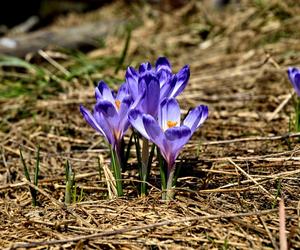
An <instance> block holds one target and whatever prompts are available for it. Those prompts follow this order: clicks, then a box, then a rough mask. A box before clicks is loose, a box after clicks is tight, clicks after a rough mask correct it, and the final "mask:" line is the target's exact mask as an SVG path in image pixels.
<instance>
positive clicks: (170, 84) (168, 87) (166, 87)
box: [159, 75, 177, 102]
mask: <svg viewBox="0 0 300 250" xmlns="http://www.w3.org/2000/svg"><path fill="white" fill-rule="evenodd" d="M174 76H175V75H174ZM174 76H170V78H169V79H168V80H167V82H165V83H164V84H163V85H162V82H161V80H159V83H160V86H161V87H160V100H161V102H162V101H163V100H164V99H165V98H167V97H169V96H170V94H171V92H172V90H173V89H174V87H175V84H176V82H177V78H176V76H175V78H176V79H174Z"/></svg>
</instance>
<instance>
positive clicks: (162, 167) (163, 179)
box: [157, 147, 167, 200]
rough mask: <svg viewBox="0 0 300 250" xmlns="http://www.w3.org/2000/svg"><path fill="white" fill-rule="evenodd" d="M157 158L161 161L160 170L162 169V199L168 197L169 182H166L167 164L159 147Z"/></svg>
mask: <svg viewBox="0 0 300 250" xmlns="http://www.w3.org/2000/svg"><path fill="white" fill-rule="evenodd" d="M157 158H158V163H159V171H160V181H161V191H162V195H161V198H162V200H165V199H166V188H167V182H166V164H165V160H164V158H163V157H162V155H161V153H160V150H159V148H158V147H157Z"/></svg>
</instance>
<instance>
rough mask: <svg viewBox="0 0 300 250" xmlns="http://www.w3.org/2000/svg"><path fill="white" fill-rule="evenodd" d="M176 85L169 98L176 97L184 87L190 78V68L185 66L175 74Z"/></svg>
mask: <svg viewBox="0 0 300 250" xmlns="http://www.w3.org/2000/svg"><path fill="white" fill-rule="evenodd" d="M176 76H177V82H176V85H175V87H174V89H173V91H172V93H171V95H170V97H176V96H178V95H179V94H180V93H181V92H182V91H183V90H184V89H185V87H186V85H187V83H188V81H189V78H190V67H189V66H188V65H185V66H184V67H183V68H182V69H181V70H180V71H179V72H178V73H177V74H176Z"/></svg>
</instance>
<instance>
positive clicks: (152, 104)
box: [80, 57, 208, 199]
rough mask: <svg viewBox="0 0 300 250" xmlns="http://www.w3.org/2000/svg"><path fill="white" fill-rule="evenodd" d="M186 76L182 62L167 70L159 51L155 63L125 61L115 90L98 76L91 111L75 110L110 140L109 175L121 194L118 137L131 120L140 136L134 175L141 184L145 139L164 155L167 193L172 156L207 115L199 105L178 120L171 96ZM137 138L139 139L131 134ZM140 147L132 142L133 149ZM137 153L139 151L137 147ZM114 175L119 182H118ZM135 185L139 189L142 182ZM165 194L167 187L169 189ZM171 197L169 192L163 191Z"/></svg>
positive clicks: (146, 147) (145, 166)
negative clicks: (138, 161)
mask: <svg viewBox="0 0 300 250" xmlns="http://www.w3.org/2000/svg"><path fill="white" fill-rule="evenodd" d="M189 77H190V69H189V66H188V65H186V66H184V67H183V68H182V69H181V70H180V71H179V72H178V73H176V74H173V72H172V68H171V65H170V63H169V61H168V60H167V58H165V57H160V58H158V60H157V61H156V64H155V67H152V65H151V64H150V63H149V62H147V63H143V64H141V65H140V67H139V69H138V70H136V69H134V68H133V67H128V69H127V71H126V75H125V82H124V83H123V84H122V85H121V87H120V88H119V91H118V92H117V93H114V92H112V91H111V90H110V89H109V87H108V86H107V84H105V83H104V82H103V81H101V82H100V83H99V84H98V86H97V87H96V90H95V97H96V105H95V106H94V110H93V113H91V112H89V111H88V110H87V109H86V108H84V107H83V106H80V111H81V113H82V115H83V117H84V118H85V120H86V121H87V123H89V124H90V125H91V126H92V127H93V128H94V129H95V130H96V131H97V132H99V133H100V134H101V135H103V136H104V137H105V139H106V141H107V142H108V143H109V144H110V145H111V150H112V158H113V159H115V160H113V161H112V162H114V163H117V164H116V166H113V170H114V175H115V178H116V183H117V190H118V194H119V195H122V194H123V191H122V185H121V182H120V181H121V172H120V171H121V168H122V164H123V165H124V162H122V155H123V154H122V146H121V145H122V140H123V136H124V134H125V133H126V131H127V130H128V129H129V127H130V126H131V127H132V129H133V133H136V135H137V137H138V138H141V139H142V141H143V147H142V152H141V155H142V157H138V158H141V164H140V165H141V166H142V167H141V171H140V178H141V180H142V182H144V184H145V183H146V181H147V179H148V173H149V169H148V168H149V166H150V165H151V162H150V164H149V159H150V158H152V157H150V156H149V141H150V142H152V143H153V144H154V145H155V146H156V147H157V148H158V149H159V150H158V153H159V154H161V155H162V157H163V158H164V160H165V165H166V168H165V175H166V183H165V184H166V185H163V184H162V186H163V187H165V188H166V190H167V193H168V192H169V191H170V190H171V189H172V186H173V178H174V172H175V161H176V158H177V157H178V155H179V153H180V151H181V149H182V148H183V146H184V145H185V144H186V143H187V142H188V140H189V139H190V138H191V136H192V134H193V133H194V132H195V130H196V129H197V128H198V127H199V126H201V124H202V123H203V122H204V121H205V120H206V119H207V117H208V108H207V106H204V105H200V106H198V107H196V108H194V109H192V110H191V111H190V112H189V113H188V114H187V116H186V118H185V119H184V120H183V121H182V122H181V118H180V116H181V114H180V107H179V104H178V102H177V100H176V99H175V98H176V96H178V95H179V94H180V93H181V92H182V91H183V90H184V89H185V87H186V85H187V83H188V80H189ZM136 143H138V144H139V140H136ZM138 148H140V147H137V149H138ZM137 154H140V152H137ZM118 181H119V182H118ZM143 187H144V188H143V189H142V190H141V192H142V193H145V192H146V191H145V185H144V186H143ZM169 194H170V192H169ZM163 197H164V198H165V199H171V195H164V196H163Z"/></svg>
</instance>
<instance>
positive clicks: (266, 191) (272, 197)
mask: <svg viewBox="0 0 300 250" xmlns="http://www.w3.org/2000/svg"><path fill="white" fill-rule="evenodd" d="M228 161H229V162H230V163H231V164H233V165H234V166H235V167H236V168H237V169H238V170H239V171H240V172H242V173H243V174H244V175H245V176H246V177H247V178H248V179H250V180H251V181H253V182H254V183H255V184H256V185H257V186H258V187H259V188H260V189H261V190H262V191H264V192H265V193H266V194H267V195H268V196H269V198H271V199H272V200H275V199H276V198H275V197H274V196H273V195H271V194H270V193H269V192H268V190H266V189H265V188H264V187H263V186H261V185H260V184H259V183H258V182H257V181H256V180H255V179H253V178H252V176H251V175H249V174H247V173H246V172H245V171H244V170H243V169H242V168H241V167H239V166H238V165H237V164H236V163H235V162H234V161H233V160H231V159H230V158H229V159H228ZM277 200H280V198H279V197H277Z"/></svg>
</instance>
